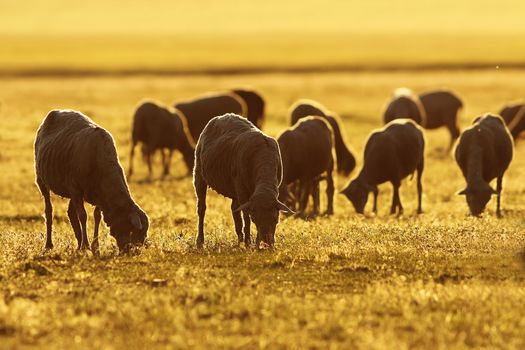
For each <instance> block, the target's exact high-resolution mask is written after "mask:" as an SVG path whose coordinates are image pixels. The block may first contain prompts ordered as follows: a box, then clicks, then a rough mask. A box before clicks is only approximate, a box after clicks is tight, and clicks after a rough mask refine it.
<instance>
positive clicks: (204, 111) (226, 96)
mask: <svg viewBox="0 0 525 350" xmlns="http://www.w3.org/2000/svg"><path fill="white" fill-rule="evenodd" d="M175 108H176V109H177V110H178V111H180V112H181V113H182V114H183V115H184V117H185V118H186V121H187V123H188V129H189V130H190V134H191V137H192V138H193V140H195V141H196V140H198V139H199V136H200V134H201V132H202V130H204V127H205V126H206V124H207V123H208V122H209V121H210V120H211V119H212V118H213V117H216V116H219V115H223V114H226V113H235V114H239V115H242V116H246V115H247V112H246V111H247V107H246V104H245V103H244V101H243V100H242V98H241V97H239V96H237V95H236V94H234V93H220V94H210V95H205V96H200V97H197V98H195V99H193V100H190V101H184V102H178V103H175Z"/></svg>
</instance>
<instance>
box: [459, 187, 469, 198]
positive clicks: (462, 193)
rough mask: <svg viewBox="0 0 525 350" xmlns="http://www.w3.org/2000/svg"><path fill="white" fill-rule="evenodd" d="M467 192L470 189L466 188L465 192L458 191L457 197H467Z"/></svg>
mask: <svg viewBox="0 0 525 350" xmlns="http://www.w3.org/2000/svg"><path fill="white" fill-rule="evenodd" d="M467 192H468V189H466V188H465V189H463V190H461V191H457V192H456V194H457V195H460V196H462V195H465V196H466V195H467Z"/></svg>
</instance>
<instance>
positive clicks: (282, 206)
mask: <svg viewBox="0 0 525 350" xmlns="http://www.w3.org/2000/svg"><path fill="white" fill-rule="evenodd" d="M277 209H279V210H280V211H282V212H283V213H286V214H295V212H294V211H293V210H292V209H290V208H288V207H287V206H286V205H285V204H284V203H282V202H281V201H279V200H277Z"/></svg>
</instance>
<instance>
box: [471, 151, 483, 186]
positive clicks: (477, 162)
mask: <svg viewBox="0 0 525 350" xmlns="http://www.w3.org/2000/svg"><path fill="white" fill-rule="evenodd" d="M480 182H484V180H483V149H482V148H481V146H480V145H478V144H476V143H474V144H472V145H471V147H470V152H469V156H468V159H467V183H468V184H477V183H480Z"/></svg>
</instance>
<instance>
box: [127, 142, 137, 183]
mask: <svg viewBox="0 0 525 350" xmlns="http://www.w3.org/2000/svg"><path fill="white" fill-rule="evenodd" d="M136 145H137V143H136V142H134V141H132V143H131V151H130V153H129V169H128V177H131V175H133V157H134V155H135V146H136Z"/></svg>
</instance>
